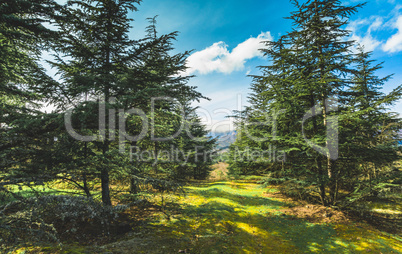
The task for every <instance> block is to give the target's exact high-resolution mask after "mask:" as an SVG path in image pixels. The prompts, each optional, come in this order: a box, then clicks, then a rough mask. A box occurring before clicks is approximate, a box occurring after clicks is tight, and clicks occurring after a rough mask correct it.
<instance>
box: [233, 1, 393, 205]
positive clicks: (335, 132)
mask: <svg viewBox="0 0 402 254" xmlns="http://www.w3.org/2000/svg"><path fill="white" fill-rule="evenodd" d="M292 2H293V4H294V5H295V7H296V8H297V10H296V11H295V12H292V15H291V17H290V19H291V20H292V21H293V27H294V28H293V30H292V31H291V32H289V33H287V34H285V35H283V36H281V37H280V38H279V39H278V40H277V41H274V42H267V45H266V46H267V47H266V48H265V49H263V52H264V53H265V55H266V56H268V57H270V58H271V64H270V65H269V66H263V67H261V71H262V75H260V76H254V77H253V78H254V82H253V84H252V87H251V89H252V91H253V93H252V94H251V95H250V104H251V106H250V107H249V108H248V109H247V110H246V111H244V112H241V115H240V116H241V119H242V120H241V122H242V124H241V128H240V133H241V135H240V137H241V138H242V139H244V140H241V141H240V140H239V141H236V143H239V144H241V147H243V149H250V148H251V149H252V150H257V151H266V150H267V149H275V150H282V151H284V152H286V154H287V156H286V163H282V162H281V163H272V160H266V159H265V160H260V161H259V160H255V159H252V160H251V161H246V162H245V161H244V160H243V161H240V162H236V161H235V160H234V163H232V165H231V168H232V169H236V168H237V169H238V168H239V165H241V164H245V163H246V164H247V165H249V166H251V168H252V169H253V170H252V171H251V172H253V171H254V172H255V171H256V169H261V168H264V167H265V168H269V169H270V170H271V171H274V175H275V176H276V179H277V180H280V181H282V182H283V181H287V182H289V183H295V185H297V186H299V187H300V188H299V189H300V190H301V191H302V192H306V191H311V190H313V191H316V192H317V193H318V194H319V195H318V196H319V197H320V199H321V202H322V203H323V204H324V205H332V204H335V203H336V202H337V199H338V190H339V187H340V184H341V182H342V181H343V182H344V180H345V177H346V175H348V172H349V171H350V170H351V169H350V168H349V167H345V165H346V164H348V163H352V164H353V163H355V164H354V165H355V166H357V165H358V162H357V161H355V160H356V157H354V158H351V157H349V155H350V154H349V155H348V151H349V150H348V146H349V144H351V143H353V142H354V141H355V140H356V138H355V137H354V135H356V133H353V134H352V132H349V131H347V130H346V129H347V128H353V129H356V128H358V129H359V128H364V127H363V126H366V127H367V126H370V128H372V131H371V132H370V133H371V134H370V135H371V136H372V137H373V138H374V137H376V138H378V136H377V135H375V134H374V133H375V132H377V133H379V132H381V133H384V134H385V132H382V131H381V128H382V127H380V126H382V124H383V122H382V121H381V120H380V119H384V117H385V118H387V119H388V121H387V122H389V123H392V126H394V127H393V128H394V129H393V131H394V130H395V129H397V127H395V126H397V124H396V123H397V122H398V120H397V119H396V118H395V116H393V115H392V113H387V112H385V111H384V110H383V107H381V106H380V108H378V107H377V108H376V109H372V106H373V105H386V103H392V102H395V100H396V99H397V98H398V96H400V93H399V88H398V89H396V90H395V91H394V92H392V93H391V94H390V95H388V96H385V97H384V96H382V95H380V94H377V95H376V93H377V92H378V91H377V90H376V89H377V88H378V87H381V86H382V85H383V83H384V82H385V81H386V80H387V78H385V79H382V80H381V79H378V78H376V77H374V76H372V78H373V79H372V81H370V82H376V83H375V84H373V85H372V86H371V87H370V89H369V90H370V91H369V92H366V93H365V95H364V96H365V97H364V96H363V95H362V89H363V88H362V86H361V85H360V87H359V86H358V85H356V86H354V85H353V84H357V83H359V82H357V83H355V82H356V80H358V79H361V78H362V77H361V76H362V73H364V71H362V69H361V68H362V67H361V66H362V64H363V62H362V61H363V59H362V56H360V57H359V58H358V59H356V58H355V56H354V55H353V53H352V47H353V46H354V45H355V44H354V42H353V41H348V40H345V38H347V37H348V35H349V31H347V30H345V29H344V27H345V25H346V24H347V23H348V20H349V17H350V16H351V15H352V14H354V13H355V12H357V10H358V9H359V8H360V7H362V4H359V5H355V6H350V7H348V6H343V5H342V3H341V1H337V0H330V1H319V0H309V1H306V2H305V3H303V4H301V3H299V2H298V1H292ZM363 58H364V57H363ZM366 64H367V62H366ZM356 65H357V66H356ZM375 70H376V68H374V69H371V71H375ZM366 71H367V70H366ZM357 73H359V74H357ZM367 74H368V73H367ZM365 75H366V74H365ZM368 75H370V74H368ZM366 77H367V76H366ZM370 82H369V83H370ZM369 83H367V84H366V87H367V85H368V84H369ZM351 86H352V88H351ZM374 87H377V88H374ZM351 89H352V90H351ZM363 90H364V89H363ZM357 91H359V92H357ZM359 93H360V95H359ZM359 96H360V97H359ZM361 96H363V97H364V98H365V99H364V100H366V101H367V102H368V101H369V97H370V99H371V100H373V102H372V104H367V103H364V102H362V101H361V100H362V98H361ZM359 98H360V99H359ZM384 98H387V99H385V100H386V101H387V102H385V101H384ZM359 100H360V102H358V101H359ZM382 101H384V102H382ZM351 103H352V104H353V105H354V106H353V108H354V110H357V111H359V113H356V114H360V115H361V116H363V115H364V114H366V113H364V112H367V111H372V112H374V111H375V112H377V113H375V114H374V115H377V117H378V118H376V117H373V118H370V120H369V118H366V117H360V121H357V119H356V118H355V120H356V121H354V122H353V125H351V126H348V127H347V124H348V123H349V122H347V121H343V120H342V119H344V118H347V117H348V113H347V112H350V110H352V109H351ZM357 105H360V106H359V107H360V108H359V109H357V108H356V106H357ZM373 110H374V111H373ZM355 116H356V115H355ZM363 122H364V123H363ZM373 129H375V130H376V131H374V132H373ZM362 133H363V132H360V134H362ZM391 136H392V135H391ZM360 139H364V140H366V141H367V142H369V141H368V140H367V138H366V137H364V136H362V137H361V138H360ZM388 140H389V141H390V140H391V139H388ZM362 144H363V143H362ZM354 145H356V144H354ZM363 146H364V147H365V149H368V147H367V143H365V144H364V145H363ZM389 148H391V147H389ZM394 148H395V147H393V148H392V149H394ZM234 149H238V147H236V146H233V147H232V149H231V150H232V151H231V154H232V158H233V154H234ZM388 151H389V150H388ZM372 152H374V150H372ZM358 154H360V155H362V153H358ZM393 154H394V155H395V149H394V150H393ZM391 157H392V156H391ZM387 158H389V157H387ZM395 159H396V157H393V159H392V160H395ZM392 160H391V161H392ZM261 161H262V162H261ZM348 165H351V164H348ZM237 172H239V170H237ZM260 172H261V171H260ZM359 175H360V176H361V175H362V172H361V171H360V172H359ZM341 178H342V179H341ZM271 180H273V179H271ZM289 186H290V185H289ZM343 186H344V185H343Z"/></svg>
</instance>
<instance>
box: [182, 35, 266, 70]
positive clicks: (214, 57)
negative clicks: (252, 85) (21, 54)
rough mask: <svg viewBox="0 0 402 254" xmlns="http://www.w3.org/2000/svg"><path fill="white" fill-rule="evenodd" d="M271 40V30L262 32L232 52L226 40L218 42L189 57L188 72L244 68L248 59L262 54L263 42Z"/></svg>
mask: <svg viewBox="0 0 402 254" xmlns="http://www.w3.org/2000/svg"><path fill="white" fill-rule="evenodd" d="M271 40H272V36H271V33H270V32H265V33H261V34H260V35H258V36H257V37H251V38H249V39H248V40H246V41H244V42H242V43H240V44H239V45H237V46H236V47H235V48H234V49H233V50H232V52H230V51H229V50H228V45H227V44H226V43H225V42H223V41H220V42H216V43H214V44H213V45H212V46H210V47H208V48H206V49H204V50H201V51H197V52H195V53H193V54H192V55H191V56H189V57H188V59H187V67H188V69H187V72H186V74H193V73H195V72H198V73H200V74H208V73H211V72H214V71H216V72H221V73H225V74H230V73H232V72H233V71H239V70H243V69H244V67H245V66H244V65H245V63H246V61H247V60H249V59H252V58H254V57H261V56H262V52H261V51H260V50H259V49H261V48H262V47H263V46H264V45H263V44H262V43H261V42H263V41H271Z"/></svg>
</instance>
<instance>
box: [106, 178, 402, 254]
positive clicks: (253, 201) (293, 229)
mask: <svg viewBox="0 0 402 254" xmlns="http://www.w3.org/2000/svg"><path fill="white" fill-rule="evenodd" d="M266 191H267V189H263V188H261V187H260V186H259V185H257V184H253V183H244V182H243V183H240V182H215V183H209V184H201V185H198V186H189V187H187V195H186V196H185V197H178V196H170V200H171V203H170V205H169V206H168V211H169V213H170V216H166V215H165V214H162V213H159V212H154V213H152V216H149V217H148V223H146V224H143V225H137V226H136V227H135V228H134V230H135V231H134V232H133V233H131V234H129V235H127V236H126V237H125V238H124V239H120V240H119V241H118V242H115V243H112V244H109V245H106V246H103V247H102V249H103V250H105V251H111V252H113V253H306V252H315V253H359V252H368V251H369V252H374V253H400V252H402V239H400V238H397V237H396V236H393V235H390V234H386V233H382V232H380V231H378V230H375V229H373V228H372V227H370V226H368V225H366V224H363V223H347V224H339V223H338V224H336V223H334V224H332V223H310V222H308V221H307V220H304V219H300V218H297V217H295V216H290V215H286V214H285V213H283V212H282V211H281V210H282V209H287V208H289V207H292V206H293V205H294V204H292V202H287V201H285V200H283V199H280V198H273V197H267V196H266V195H264V193H265V192H266ZM269 191H270V192H275V191H276V190H275V189H272V188H271V189H269Z"/></svg>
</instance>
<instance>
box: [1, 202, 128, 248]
mask: <svg viewBox="0 0 402 254" xmlns="http://www.w3.org/2000/svg"><path fill="white" fill-rule="evenodd" d="M126 208H127V207H124V206H116V207H109V206H103V205H102V204H101V203H100V202H97V201H94V200H93V199H88V198H84V197H73V196H42V197H37V198H28V199H23V200H19V201H14V202H11V203H8V204H7V205H4V206H1V207H0V220H1V227H0V235H1V239H2V242H3V243H6V244H7V245H8V246H10V245H12V244H14V245H18V244H20V243H24V242H25V243H26V242H49V241H54V242H57V243H61V242H60V241H61V240H63V239H70V240H76V241H77V240H78V241H82V240H83V238H84V239H85V238H86V237H88V236H98V237H100V236H108V235H109V234H110V233H111V230H113V227H114V226H115V225H114V223H115V221H116V219H117V217H118V214H119V213H120V212H121V211H123V210H124V209H126ZM87 234H88V235H87Z"/></svg>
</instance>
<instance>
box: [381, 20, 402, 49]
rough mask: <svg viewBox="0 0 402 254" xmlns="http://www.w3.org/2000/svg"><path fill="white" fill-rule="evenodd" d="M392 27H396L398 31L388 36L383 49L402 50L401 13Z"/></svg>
mask: <svg viewBox="0 0 402 254" xmlns="http://www.w3.org/2000/svg"><path fill="white" fill-rule="evenodd" d="M394 27H395V28H397V29H398V32H397V33H396V34H394V35H393V36H392V37H391V38H389V39H388V40H387V42H386V43H385V44H384V46H383V50H384V51H386V52H390V53H395V52H399V51H402V15H400V16H399V17H398V19H397V20H396V22H395V23H394Z"/></svg>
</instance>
